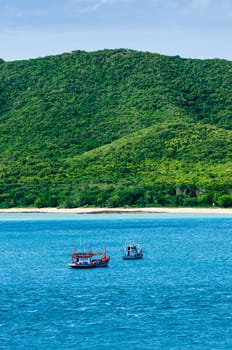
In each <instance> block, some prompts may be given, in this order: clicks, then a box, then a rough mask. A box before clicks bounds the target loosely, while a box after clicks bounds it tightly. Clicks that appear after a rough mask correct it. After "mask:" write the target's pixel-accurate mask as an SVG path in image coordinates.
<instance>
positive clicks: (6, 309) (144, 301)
mask: <svg viewBox="0 0 232 350" xmlns="http://www.w3.org/2000/svg"><path fill="white" fill-rule="evenodd" d="M125 241H134V242H137V243H139V244H140V245H141V246H142V248H143V251H144V258H143V259H141V260H135V261H126V260H123V259H122V255H123V247H124V243H125ZM0 247H1V249H0V349H1V350H37V349H38V350H54V349H55V350H71V349H72V350H73V349H78V350H92V349H96V350H97V349H99V350H106V349H107V350H111V349H112V350H114V349H115V350H116V349H126V350H132V349H142V350H143V349H144V350H145V349H149V350H150V349H152V350H153V349H165V350H166V349H173V350H182V349H183V350H185V349H203V350H207V349H210V350H213V349H217V350H219V349H232V216H229V215H228V216H224V215H197V214H194V215H190V214H182V215H181V214H165V213H164V214H44V213H17V214H13V213H1V214H0ZM74 247H76V249H77V250H84V249H87V248H88V247H91V248H92V250H96V251H103V249H104V247H106V249H107V255H109V256H110V259H111V260H110V264H109V266H108V267H107V268H96V269H87V270H79V269H71V268H70V267H68V263H69V262H70V256H71V253H72V252H73V249H74Z"/></svg>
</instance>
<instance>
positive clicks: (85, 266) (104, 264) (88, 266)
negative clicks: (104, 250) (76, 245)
mask: <svg viewBox="0 0 232 350" xmlns="http://www.w3.org/2000/svg"><path fill="white" fill-rule="evenodd" d="M108 264H109V261H106V262H101V263H98V264H75V263H70V264H68V266H69V267H71V268H73V269H91V268H96V267H108Z"/></svg>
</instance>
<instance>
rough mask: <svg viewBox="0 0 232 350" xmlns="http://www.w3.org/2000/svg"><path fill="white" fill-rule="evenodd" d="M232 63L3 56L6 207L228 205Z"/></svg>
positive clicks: (109, 53) (0, 152) (146, 56)
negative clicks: (9, 58) (8, 59)
mask: <svg viewBox="0 0 232 350" xmlns="http://www.w3.org/2000/svg"><path fill="white" fill-rule="evenodd" d="M231 106H232V62H230V61H225V60H217V59H215V60H196V59H183V58H180V57H179V56H175V57H168V56H162V55H158V54H151V53H146V52H137V51H132V50H124V49H121V50H104V51H97V52H92V53H87V52H82V51H75V52H72V53H65V54H63V55H58V56H50V57H45V58H38V59H32V60H26V61H15V62H4V61H3V60H0V141H1V142H0V207H13V206H39V207H43V206H61V207H75V206H83V205H90V206H112V207H113V206H127V205H128V206H154V205H156V206H157V205H158V206H164V205H167V206H189V205H191V206H212V205H218V206H224V207H229V206H232V181H231V180H232V175H231V170H232V108H231Z"/></svg>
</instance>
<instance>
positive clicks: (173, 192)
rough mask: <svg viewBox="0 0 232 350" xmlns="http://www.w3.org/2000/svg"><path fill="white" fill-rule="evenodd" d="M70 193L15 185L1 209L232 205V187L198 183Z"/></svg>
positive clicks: (84, 189) (54, 189)
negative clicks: (208, 186) (206, 185)
mask: <svg viewBox="0 0 232 350" xmlns="http://www.w3.org/2000/svg"><path fill="white" fill-rule="evenodd" d="M73 187H74V186H70V188H72V190H71V191H70V192H69V193H68V191H67V190H66V189H64V187H63V186H60V187H59V186H57V187H56V188H52V187H51V186H48V190H47V191H44V187H43V188H42V191H41V190H39V189H38V188H37V189H36V188H33V189H32V188H31V189H30V188H28V187H27V188H25V187H23V186H17V187H16V186H15V187H14V189H11V190H9V191H8V192H7V193H8V194H7V195H6V194H5V195H4V194H3V195H1V202H0V208H1V209H4V208H10V207H37V208H43V207H59V208H76V207H110V208H115V207H154V206H155V207H163V206H168V207H222V208H230V207H232V194H231V189H230V187H228V186H227V187H223V186H221V187H220V188H218V186H217V187H215V188H207V189H204V190H202V192H199V189H198V188H196V187H195V186H188V187H186V186H180V187H178V188H176V187H173V186H167V185H164V184H160V185H156V186H153V187H149V186H146V187H132V186H131V188H114V187H113V186H110V187H108V188H101V187H98V186H92V187H91V186H88V185H86V186H85V187H84V188H83V189H80V188H78V189H76V190H73Z"/></svg>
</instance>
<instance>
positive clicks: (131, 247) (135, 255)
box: [122, 242, 143, 260]
mask: <svg viewBox="0 0 232 350" xmlns="http://www.w3.org/2000/svg"><path fill="white" fill-rule="evenodd" d="M122 258H123V259H124V260H135V259H142V258H143V250H142V248H141V247H140V246H139V245H138V244H135V243H133V242H129V243H126V244H125V246H124V254H123V257H122Z"/></svg>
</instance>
